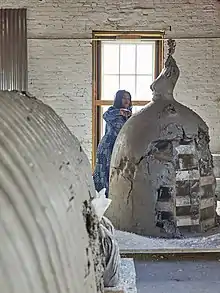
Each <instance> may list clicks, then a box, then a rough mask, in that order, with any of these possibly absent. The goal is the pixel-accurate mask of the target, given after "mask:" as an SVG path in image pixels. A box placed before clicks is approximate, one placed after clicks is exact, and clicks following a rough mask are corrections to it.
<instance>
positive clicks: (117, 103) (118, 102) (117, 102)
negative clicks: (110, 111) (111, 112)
mask: <svg viewBox="0 0 220 293" xmlns="http://www.w3.org/2000/svg"><path fill="white" fill-rule="evenodd" d="M125 93H126V94H128V95H129V97H130V107H129V108H131V106H132V103H131V94H130V93H129V92H128V91H126V90H119V91H117V93H116V95H115V99H114V103H113V106H114V107H115V108H117V109H120V108H122V99H123V96H124V94H125Z"/></svg>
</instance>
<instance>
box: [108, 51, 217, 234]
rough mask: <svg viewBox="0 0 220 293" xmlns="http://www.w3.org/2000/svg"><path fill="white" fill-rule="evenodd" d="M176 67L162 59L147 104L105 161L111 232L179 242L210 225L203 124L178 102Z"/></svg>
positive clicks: (212, 200) (210, 181) (211, 180)
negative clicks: (157, 237)
mask: <svg viewBox="0 0 220 293" xmlns="http://www.w3.org/2000/svg"><path fill="white" fill-rule="evenodd" d="M178 77H179V68H178V66H177V64H176V61H175V60H174V58H173V57H172V54H169V55H168V58H167V60H166V62H165V66H164V69H163V71H162V72H161V74H160V75H159V77H158V78H157V79H156V80H155V81H154V82H153V84H152V85H151V89H152V92H153V99H152V102H151V103H149V104H148V105H147V106H146V107H145V108H144V109H143V110H142V111H140V112H138V113H136V114H134V115H133V116H132V117H131V118H130V119H129V120H128V122H126V124H125V125H124V126H123V128H122V130H121V131H120V133H119V135H118V138H117V140H116V143H115V147H114V150H113V154H112V161H111V174H110V198H111V199H112V205H111V207H110V209H109V211H108V216H109V218H110V219H111V221H112V222H113V224H114V226H115V227H116V228H117V229H120V230H124V231H128V232H134V233H137V234H141V235H148V236H165V237H175V238H181V237H183V236H184V234H185V232H187V233H188V232H204V231H206V230H207V229H209V228H212V227H214V226H215V224H216V211H215V210H216V197H215V185H216V182H215V177H214V174H213V162H212V155H211V152H210V149H209V131H208V127H207V125H206V123H205V122H204V121H203V120H202V118H201V117H199V116H198V115H197V114H196V113H195V112H193V111H192V110H190V109H189V108H187V107H186V106H184V105H182V104H180V103H178V102H177V101H176V100H175V99H174V96H173V90H174V87H175V84H176V82H177V80H178Z"/></svg>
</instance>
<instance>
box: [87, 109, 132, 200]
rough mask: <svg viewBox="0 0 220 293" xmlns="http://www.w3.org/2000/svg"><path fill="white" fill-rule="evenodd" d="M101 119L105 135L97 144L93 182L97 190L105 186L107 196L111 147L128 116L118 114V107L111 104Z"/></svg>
mask: <svg viewBox="0 0 220 293" xmlns="http://www.w3.org/2000/svg"><path fill="white" fill-rule="evenodd" d="M103 119H104V120H105V121H106V127H105V135H104V136H103V138H102V139H101V141H100V143H99V145H98V149H97V153H96V166H95V171H94V174H93V180H94V183H95V189H96V190H97V191H98V192H99V191H101V190H102V189H103V188H106V192H105V195H106V197H108V191H109V170H110V163H111V155H112V151H113V147H114V144H115V140H116V138H117V136H118V133H119V131H120V130H121V128H122V126H123V125H124V124H125V122H126V121H127V119H128V118H125V117H124V116H122V115H120V109H117V108H115V107H114V106H111V107H110V108H109V109H108V110H107V111H106V112H105V113H104V115H103Z"/></svg>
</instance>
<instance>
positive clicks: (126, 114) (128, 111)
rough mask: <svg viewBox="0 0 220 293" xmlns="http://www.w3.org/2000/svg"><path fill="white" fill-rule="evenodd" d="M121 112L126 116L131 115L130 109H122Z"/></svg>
mask: <svg viewBox="0 0 220 293" xmlns="http://www.w3.org/2000/svg"><path fill="white" fill-rule="evenodd" d="M120 114H121V115H122V116H124V117H126V118H128V117H130V116H131V111H130V110H128V109H123V108H122V109H120Z"/></svg>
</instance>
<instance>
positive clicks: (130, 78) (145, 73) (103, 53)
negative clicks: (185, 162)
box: [92, 32, 163, 165]
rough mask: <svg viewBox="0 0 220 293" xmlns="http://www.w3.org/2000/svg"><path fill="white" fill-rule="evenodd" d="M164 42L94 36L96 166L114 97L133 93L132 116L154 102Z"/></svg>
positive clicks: (158, 37) (150, 36) (146, 36)
mask: <svg viewBox="0 0 220 293" xmlns="http://www.w3.org/2000/svg"><path fill="white" fill-rule="evenodd" d="M162 38H163V34H162V32H154V33H138V32H135V34H134V33H126V32H123V33H122V32H121V33H120V32H117V33H101V32H94V33H93V156H92V157H93V165H94V162H95V154H96V148H97V145H98V143H99V141H100V139H101V137H102V136H103V134H104V130H105V121H104V120H103V118H102V115H103V113H104V112H105V111H106V110H107V109H108V107H109V106H111V105H112V104H113V100H114V96H115V93H116V92H117V91H118V90H119V89H125V90H127V91H129V92H130V93H131V95H132V104H133V113H134V112H137V111H139V110H141V108H143V107H144V106H145V105H146V104H147V103H148V102H149V101H151V98H152V93H151V90H150V85H151V83H152V82H153V80H154V79H155V78H156V77H157V76H158V74H159V73H160V71H161V69H162V61H163V57H162V56H163V50H162V48H163V43H162Z"/></svg>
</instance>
